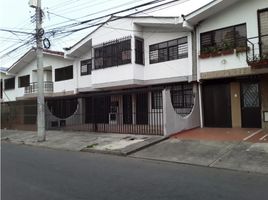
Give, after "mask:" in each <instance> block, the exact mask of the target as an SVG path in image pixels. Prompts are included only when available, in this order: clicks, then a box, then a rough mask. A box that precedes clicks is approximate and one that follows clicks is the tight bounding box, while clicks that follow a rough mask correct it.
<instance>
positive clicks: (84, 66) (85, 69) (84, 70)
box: [80, 59, 92, 76]
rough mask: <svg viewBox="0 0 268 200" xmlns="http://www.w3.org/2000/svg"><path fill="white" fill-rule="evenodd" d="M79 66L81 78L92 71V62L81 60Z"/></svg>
mask: <svg viewBox="0 0 268 200" xmlns="http://www.w3.org/2000/svg"><path fill="white" fill-rule="evenodd" d="M80 66H81V67H80V72H81V76H84V75H88V74H91V70H92V60H91V59H88V60H82V61H81V63H80Z"/></svg>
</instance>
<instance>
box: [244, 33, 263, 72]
mask: <svg viewBox="0 0 268 200" xmlns="http://www.w3.org/2000/svg"><path fill="white" fill-rule="evenodd" d="M247 45H248V49H247V63H248V65H249V66H251V67H252V68H253V69H259V68H268V34H267V35H262V36H258V37H252V38H248V39H247Z"/></svg>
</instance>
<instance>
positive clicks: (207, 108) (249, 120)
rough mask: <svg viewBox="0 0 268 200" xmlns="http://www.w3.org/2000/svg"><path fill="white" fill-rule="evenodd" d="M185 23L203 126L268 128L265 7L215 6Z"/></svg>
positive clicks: (248, 2)
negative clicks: (193, 47)
mask: <svg viewBox="0 0 268 200" xmlns="http://www.w3.org/2000/svg"><path fill="white" fill-rule="evenodd" d="M185 20H186V21H187V22H188V23H189V24H191V25H192V26H195V28H196V35H197V44H198V52H199V59H198V72H199V73H198V75H199V81H200V83H201V85H202V99H201V100H202V102H201V104H202V105H203V106H202V108H203V109H202V110H201V111H202V115H201V116H202V118H201V120H202V125H203V126H206V127H243V128H248V127H254V128H261V127H262V128H268V122H267V121H268V119H267V117H268V1H263V0H255V1H252V0H224V1H223V0H216V1H213V2H211V3H210V4H208V5H206V6H204V7H202V8H200V9H198V10H197V11H195V12H193V13H191V14H189V15H187V16H185ZM265 116H266V117H265Z"/></svg>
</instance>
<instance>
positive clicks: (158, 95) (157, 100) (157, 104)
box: [152, 91, 163, 109]
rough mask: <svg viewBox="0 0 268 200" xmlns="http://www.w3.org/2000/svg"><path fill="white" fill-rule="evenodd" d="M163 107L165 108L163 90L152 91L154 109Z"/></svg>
mask: <svg viewBox="0 0 268 200" xmlns="http://www.w3.org/2000/svg"><path fill="white" fill-rule="evenodd" d="M162 108H163V100H162V92H161V91H153V92H152V109H162Z"/></svg>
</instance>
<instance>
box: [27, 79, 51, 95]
mask: <svg viewBox="0 0 268 200" xmlns="http://www.w3.org/2000/svg"><path fill="white" fill-rule="evenodd" d="M37 90H38V84H37V82H32V83H30V85H29V86H27V87H25V88H24V93H25V94H33V93H37ZM44 92H45V93H49V92H53V82H52V81H44Z"/></svg>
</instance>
